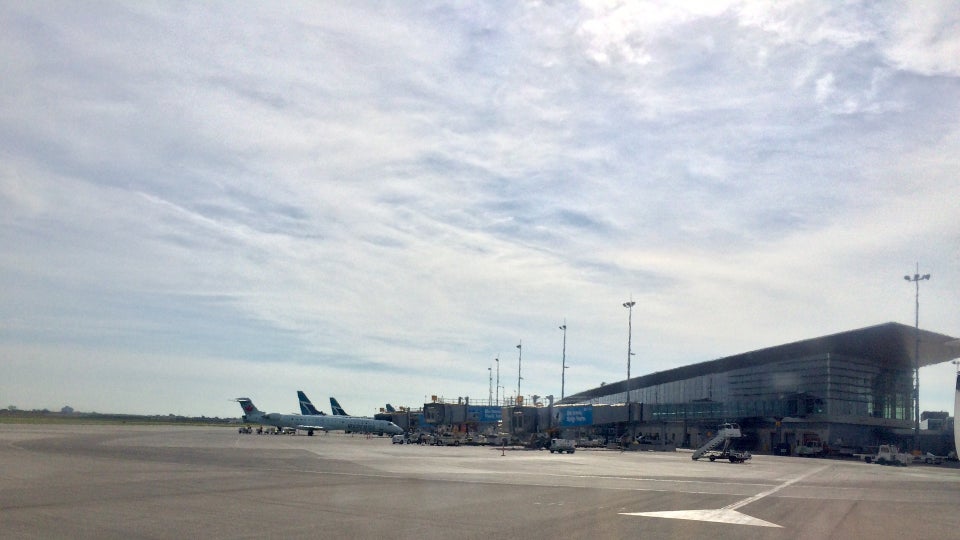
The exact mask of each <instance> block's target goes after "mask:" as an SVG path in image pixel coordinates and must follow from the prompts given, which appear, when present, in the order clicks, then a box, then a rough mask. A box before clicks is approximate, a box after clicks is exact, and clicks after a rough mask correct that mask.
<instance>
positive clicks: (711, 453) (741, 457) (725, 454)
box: [690, 424, 751, 463]
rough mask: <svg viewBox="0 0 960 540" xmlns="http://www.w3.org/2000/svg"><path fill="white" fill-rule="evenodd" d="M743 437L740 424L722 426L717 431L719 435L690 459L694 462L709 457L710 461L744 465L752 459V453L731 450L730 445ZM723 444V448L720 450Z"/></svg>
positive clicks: (698, 449)
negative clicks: (723, 460)
mask: <svg viewBox="0 0 960 540" xmlns="http://www.w3.org/2000/svg"><path fill="white" fill-rule="evenodd" d="M742 436H743V435H742V434H741V433H740V426H739V425H738V424H721V425H720V427H719V429H717V435H716V436H715V437H714V438H712V439H710V440H709V441H708V442H707V444H705V445H703V446H701V447H700V448H697V449H696V450H695V451H694V452H693V455H692V456H690V457H691V458H692V459H693V460H698V459H700V458H701V457H707V458H709V459H710V461H713V460H715V459H728V460H730V463H743V462H744V461H746V460H748V459H750V457H751V456H750V453H749V452H739V451H736V450H731V449H730V443H731V442H733V439H739V438H740V437H742ZM721 444H722V445H723V448H721V449H718V447H719V446H720V445H721Z"/></svg>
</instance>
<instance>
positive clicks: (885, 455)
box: [863, 444, 913, 467]
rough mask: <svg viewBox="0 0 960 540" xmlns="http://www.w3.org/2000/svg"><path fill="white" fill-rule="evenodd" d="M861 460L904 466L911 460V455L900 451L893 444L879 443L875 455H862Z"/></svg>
mask: <svg viewBox="0 0 960 540" xmlns="http://www.w3.org/2000/svg"><path fill="white" fill-rule="evenodd" d="M863 460H864V461H866V462H867V463H878V464H880V465H895V466H897V467H906V466H907V465H908V464H910V462H911V461H913V456H911V455H910V454H906V453H904V452H901V451H900V449H899V448H897V447H896V446H895V445H892V444H881V445H880V446H879V447H878V448H877V454H876V455H875V456H864V458H863Z"/></svg>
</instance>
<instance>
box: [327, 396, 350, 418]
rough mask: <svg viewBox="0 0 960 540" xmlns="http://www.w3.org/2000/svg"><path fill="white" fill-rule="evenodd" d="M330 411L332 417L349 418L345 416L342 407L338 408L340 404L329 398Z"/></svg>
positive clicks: (335, 399)
mask: <svg viewBox="0 0 960 540" xmlns="http://www.w3.org/2000/svg"><path fill="white" fill-rule="evenodd" d="M330 410H332V411H333V414H334V416H350V415H349V414H347V411H345V410H343V407H341V406H340V402H339V401H337V398H335V397H332V398H330Z"/></svg>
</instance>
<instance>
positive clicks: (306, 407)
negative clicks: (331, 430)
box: [297, 390, 327, 416]
mask: <svg viewBox="0 0 960 540" xmlns="http://www.w3.org/2000/svg"><path fill="white" fill-rule="evenodd" d="M297 398H298V399H299V400H300V414H304V415H308V414H309V415H315V416H325V415H326V414H327V413H325V412H323V411H318V410H317V408H316V407H314V406H313V402H311V401H310V398H308V397H307V395H306V394H304V393H303V390H297Z"/></svg>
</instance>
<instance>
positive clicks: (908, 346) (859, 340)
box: [558, 322, 960, 404]
mask: <svg viewBox="0 0 960 540" xmlns="http://www.w3.org/2000/svg"><path fill="white" fill-rule="evenodd" d="M918 334H919V338H920V359H921V360H920V367H925V366H931V365H934V364H940V363H942V362H947V361H949V360H953V359H955V358H960V347H955V346H952V345H948V343H950V342H951V341H957V340H958V338H955V337H951V336H948V335H945V334H939V333H937V332H931V331H929V330H923V329H920V330H919V332H918V330H917V329H916V328H915V327H913V326H908V325H905V324H901V323H896V322H886V323H881V324H876V325H873V326H867V327H864V328H858V329H856V330H847V331H845V332H838V333H836V334H830V335H826V336H821V337H817V338H811V339H804V340H801V341H794V342H792V343H786V344H783V345H776V346H773V347H767V348H764V349H757V350H754V351H750V352H745V353H740V354H736V355H733V356H726V357H723V358H718V359H716V360H708V361H705V362H699V363H696V364H690V365H687V366H681V367H678V368H673V369H668V370H665V371H657V372H654V373H650V374H648V375H642V376H639V377H631V378H630V381H631V382H632V384H631V385H630V387H631V388H632V389H638V388H645V387H648V386H654V385H657V384H663V383H668V382H673V381H677V380H683V379H689V378H692V377H695V376H699V375H707V374H711V373H721V372H724V371H730V370H733V369H742V368H748V367H751V366H757V365H763V364H769V363H773V362H780V361H784V360H790V359H796V358H803V357H808V356H814V355H817V354H827V353H830V354H844V355H849V356H855V357H858V358H864V359H868V360H875V361H877V362H887V363H889V362H891V361H893V362H894V363H895V365H896V366H897V367H900V368H904V367H905V368H910V367H912V366H913V363H912V358H913V356H914V348H915V347H916V339H917V337H918ZM626 390H627V380H626V379H624V380H622V381H618V382H615V383H610V384H606V385H603V386H599V387H596V388H591V389H589V390H585V391H583V392H579V393H576V394H573V395H570V396H567V397H565V398H564V399H562V400H560V401H559V402H558V403H563V404H569V403H580V402H584V401H589V400H591V399H593V398H596V397H600V396H605V395H610V394H616V393H619V392H625V391H626Z"/></svg>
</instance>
